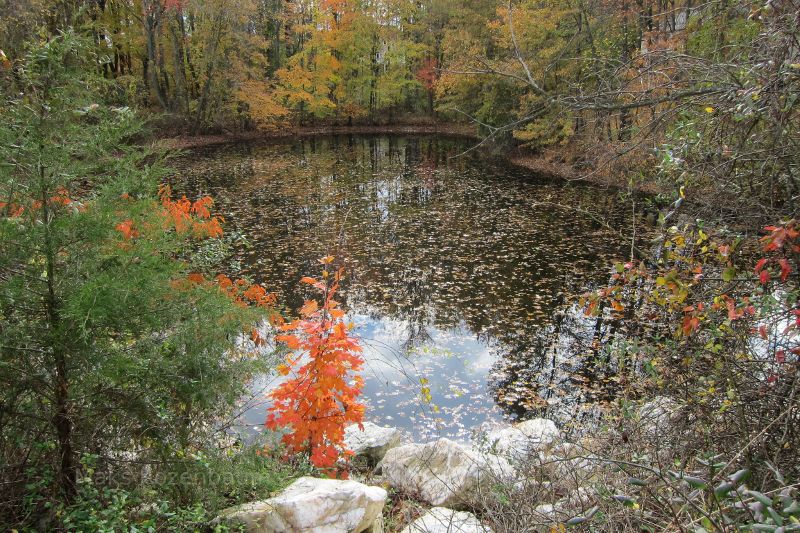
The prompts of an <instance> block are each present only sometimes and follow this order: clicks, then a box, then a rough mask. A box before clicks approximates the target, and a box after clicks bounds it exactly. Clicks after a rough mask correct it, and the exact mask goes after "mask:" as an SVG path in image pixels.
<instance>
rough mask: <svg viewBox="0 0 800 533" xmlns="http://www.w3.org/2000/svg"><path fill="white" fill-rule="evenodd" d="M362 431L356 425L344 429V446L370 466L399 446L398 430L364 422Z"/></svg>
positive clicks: (399, 435)
mask: <svg viewBox="0 0 800 533" xmlns="http://www.w3.org/2000/svg"><path fill="white" fill-rule="evenodd" d="M363 427H364V429H363V430H361V429H359V428H358V424H353V425H350V426H347V427H346V428H345V429H344V445H345V447H346V448H347V449H348V450H351V451H352V452H353V453H355V455H356V457H365V458H366V459H367V460H368V461H369V462H370V463H371V464H376V463H378V462H379V461H380V460H381V459H383V456H384V455H386V452H388V451H389V450H391V449H392V448H396V447H397V446H399V445H400V437H401V434H400V430H399V429H397V428H392V427H381V426H378V425H376V424H373V423H372V422H364V424H363Z"/></svg>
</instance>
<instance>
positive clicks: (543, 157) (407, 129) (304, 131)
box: [155, 122, 660, 195]
mask: <svg viewBox="0 0 800 533" xmlns="http://www.w3.org/2000/svg"><path fill="white" fill-rule="evenodd" d="M382 134H383V135H432V134H441V135H444V136H447V137H460V138H466V139H473V140H475V141H480V140H482V139H483V138H482V137H481V136H480V135H478V134H477V133H476V131H475V128H474V126H473V125H472V124H464V123H454V122H444V123H420V124H413V123H410V124H390V125H356V126H341V125H331V124H324V125H319V126H293V127H290V128H286V129H280V130H279V129H256V130H253V131H248V132H243V133H221V134H208V135H176V136H171V137H161V138H156V139H155V142H156V143H158V144H160V145H161V146H163V147H165V148H168V149H176V150H194V149H198V148H203V147H210V146H218V145H222V144H228V143H237V142H257V141H269V140H281V139H291V138H303V137H314V136H317V135H382ZM548 152H549V154H550V157H548ZM555 153H556V152H555V151H553V150H547V151H545V152H541V153H534V152H530V151H528V150H525V149H521V148H509V149H506V150H503V151H502V157H504V158H505V159H506V161H508V162H509V163H510V164H511V165H514V166H516V167H520V168H523V169H526V170H528V171H531V172H534V173H536V174H539V175H544V176H546V177H549V178H556V179H561V180H565V181H578V182H584V183H590V184H592V185H595V186H598V187H605V188H611V189H625V188H627V186H628V184H627V182H626V180H625V179H613V178H612V177H609V176H608V175H604V174H601V173H598V172H587V171H586V170H585V169H583V170H581V169H578V168H576V167H575V166H573V165H571V164H570V163H567V162H564V161H557V160H555V157H553V156H554V155H555ZM634 190H635V191H636V192H638V193H643V194H648V195H649V194H657V193H658V192H660V191H659V188H658V187H657V186H656V185H655V184H654V183H652V182H645V183H640V184H638V185H636V186H635V188H634Z"/></svg>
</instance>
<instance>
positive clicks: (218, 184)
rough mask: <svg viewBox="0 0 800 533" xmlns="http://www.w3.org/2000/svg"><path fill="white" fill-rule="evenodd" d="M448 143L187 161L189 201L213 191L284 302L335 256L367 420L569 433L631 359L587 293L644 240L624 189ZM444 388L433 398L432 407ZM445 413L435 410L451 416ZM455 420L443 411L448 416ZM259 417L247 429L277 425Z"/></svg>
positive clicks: (282, 149) (225, 154)
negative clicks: (535, 419) (530, 423)
mask: <svg viewBox="0 0 800 533" xmlns="http://www.w3.org/2000/svg"><path fill="white" fill-rule="evenodd" d="M469 146H470V144H469V142H468V141H464V140H456V139H438V138H435V137H431V136H421V137H392V136H363V137H361V136H333V137H318V138H307V139H302V140H297V141H293V142H288V143H272V144H270V143H263V144H235V145H227V146H222V147H218V148H213V149H207V150H205V151H203V152H198V153H193V154H192V155H191V157H187V158H185V159H183V160H182V161H181V162H180V164H179V168H180V170H181V172H180V176H181V180H182V181H181V183H180V184H178V189H179V190H180V189H183V190H185V191H186V192H187V193H192V194H198V193H201V192H202V193H208V194H212V195H213V196H214V197H215V198H216V200H217V207H218V208H219V209H220V211H221V212H222V213H223V214H224V215H225V217H226V219H227V221H228V227H227V230H228V233H229V234H236V233H239V234H241V235H242V236H244V237H245V239H246V242H247V245H242V244H241V243H240V244H238V245H236V246H235V247H234V248H235V250H236V252H235V254H234V255H233V256H232V257H230V258H228V259H227V260H226V262H225V264H224V265H222V266H221V268H224V269H226V270H230V268H231V266H232V265H233V266H234V267H235V266H237V265H239V266H240V268H241V271H240V272H239V274H243V275H246V276H249V277H252V278H253V279H254V280H256V281H258V282H260V283H264V284H265V285H266V286H268V287H270V288H271V290H273V291H275V292H277V293H278V296H279V298H280V300H281V301H282V302H284V303H285V304H286V306H287V307H288V308H289V309H296V308H297V307H298V306H299V305H300V304H301V303H302V300H303V298H304V297H306V296H309V294H306V293H305V292H303V288H302V287H300V286H299V285H298V283H297V281H298V280H299V279H300V277H301V276H303V275H305V274H308V273H311V272H315V270H316V268H317V262H316V261H317V259H318V258H319V257H321V256H323V255H327V254H331V255H335V256H336V257H337V261H338V262H340V263H341V264H342V265H343V266H344V267H345V268H346V269H347V273H348V278H347V280H346V282H345V284H344V291H343V293H342V299H343V303H344V305H345V306H346V308H347V309H349V310H350V314H351V316H352V318H353V320H354V321H355V322H356V324H357V327H358V329H357V332H358V334H359V335H360V336H361V337H362V338H363V340H364V343H365V345H366V348H367V350H366V356H367V359H368V363H369V365H368V371H367V375H366V376H365V377H366V378H367V386H366V391H365V393H366V396H367V400H368V402H369V410H368V418H370V419H372V420H374V421H376V422H378V423H391V424H393V425H397V426H401V427H404V428H406V429H408V430H410V431H412V432H413V433H415V434H416V435H417V436H418V437H429V436H430V437H432V436H434V435H440V434H441V435H447V436H451V437H455V438H465V437H466V436H467V435H468V433H469V430H470V428H473V427H475V426H478V425H480V424H483V423H485V422H487V421H488V422H491V421H496V420H498V419H499V418H501V417H502V416H508V417H524V416H529V415H531V414H533V413H536V414H539V415H548V416H554V417H557V418H558V419H559V420H561V421H562V422H564V423H566V422H568V421H569V420H570V419H571V418H574V417H575V416H578V415H577V414H578V413H583V412H586V411H584V410H582V409H578V408H577V407H579V406H581V405H584V404H587V403H591V402H594V401H598V400H603V399H607V398H609V397H612V396H613V393H614V387H615V385H614V380H613V376H614V372H615V368H614V364H613V362H611V361H604V360H602V357H601V354H599V353H598V352H597V350H596V349H595V350H592V347H593V346H595V347H596V346H597V345H598V343H597V342H596V341H597V336H603V335H611V334H613V332H612V331H611V329H610V328H611V326H609V325H603V324H600V323H596V322H594V321H588V320H587V319H585V318H584V317H583V316H582V315H581V313H580V311H579V310H578V309H577V308H576V307H575V305H574V301H573V300H572V299H571V295H574V294H577V293H582V292H584V291H585V290H587V289H589V288H590V287H592V286H594V285H596V284H598V283H604V282H606V281H607V277H608V264H609V261H611V260H612V259H613V258H619V257H624V256H625V251H626V250H627V247H628V246H629V243H623V242H620V239H619V237H618V236H617V235H614V234H613V233H610V232H608V231H606V230H605V229H603V227H602V226H601V225H600V224H598V223H597V222H596V221H595V220H592V219H591V218H590V217H587V216H585V215H582V214H580V213H579V211H577V210H575V209H572V208H579V209H584V210H587V211H592V212H595V213H601V214H602V217H603V218H604V220H605V221H606V222H608V223H610V224H611V225H612V226H617V227H623V225H625V224H626V222H628V221H627V219H626V216H628V215H627V214H626V213H627V210H622V209H619V208H618V202H617V201H616V199H615V197H614V195H613V194H612V193H609V192H607V191H602V190H598V189H595V188H591V187H587V186H583V185H578V184H574V183H570V182H563V181H555V180H548V179H545V178H541V177H535V176H531V175H530V173H529V172H528V171H521V170H520V169H517V168H514V167H512V166H510V165H508V164H505V163H504V162H503V161H501V160H497V159H493V158H491V157H488V156H486V155H482V154H479V153H477V152H470V153H469V154H467V155H464V156H461V157H456V158H452V156H453V155H456V154H459V153H461V152H463V151H464V150H465V149H466V148H468V147H469ZM420 378H424V379H427V380H429V386H430V387H431V393H432V396H433V400H432V404H431V405H428V404H425V403H424V402H423V403H421V402H420V401H419V389H420ZM434 405H435V406H436V407H435V408H434ZM437 410H438V412H437ZM261 418H263V407H262V408H261V411H260V412H259V411H258V410H255V411H253V412H251V413H249V415H248V420H249V421H251V422H253V421H260V420H261Z"/></svg>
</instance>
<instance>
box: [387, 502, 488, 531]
mask: <svg viewBox="0 0 800 533" xmlns="http://www.w3.org/2000/svg"><path fill="white" fill-rule="evenodd" d="M400 533H492V530H491V529H490V528H488V527H486V526H484V525H482V524H481V523H480V521H479V520H478V519H477V518H475V515H473V514H472V513H467V512H463V511H453V510H452V509H446V508H444V507H434V508H432V509H431V510H430V511H428V512H427V513H425V514H424V515H422V516H421V517H419V518H417V519H416V520H414V521H413V522H411V523H410V524H409V525H407V526H406V527H405V528H403V530H402V531H401V532H400Z"/></svg>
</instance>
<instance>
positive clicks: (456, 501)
mask: <svg viewBox="0 0 800 533" xmlns="http://www.w3.org/2000/svg"><path fill="white" fill-rule="evenodd" d="M379 468H380V470H381V472H382V473H383V476H384V478H385V479H386V481H387V482H388V483H389V484H390V485H391V486H392V487H394V488H396V489H398V490H401V491H403V492H406V493H408V494H411V495H414V496H417V497H419V498H420V499H422V500H424V501H426V502H428V503H430V504H431V505H434V506H443V507H449V508H453V509H458V508H460V507H462V506H464V505H465V504H466V502H467V501H468V500H469V498H470V496H471V495H472V494H474V492H476V491H478V490H480V489H481V488H482V487H485V486H486V485H487V484H491V483H493V482H495V481H496V480H510V479H512V478H513V476H514V470H513V468H512V467H511V465H510V464H509V463H508V461H506V460H505V459H503V458H501V457H498V456H495V455H490V454H484V453H481V452H479V451H477V450H474V449H472V448H468V447H466V446H462V445H461V444H458V443H456V442H453V441H451V440H449V439H439V440H438V441H434V442H429V443H427V444H406V445H404V446H399V447H397V448H393V449H391V450H389V451H388V452H387V453H386V456H385V457H384V458H383V461H381V463H380V465H379Z"/></svg>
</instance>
